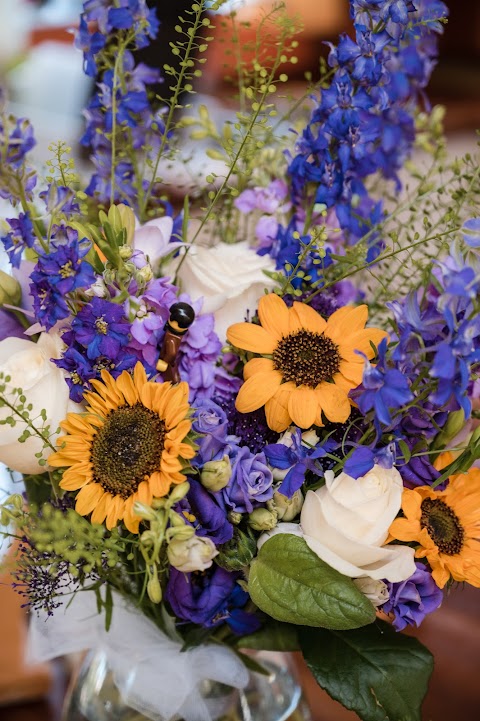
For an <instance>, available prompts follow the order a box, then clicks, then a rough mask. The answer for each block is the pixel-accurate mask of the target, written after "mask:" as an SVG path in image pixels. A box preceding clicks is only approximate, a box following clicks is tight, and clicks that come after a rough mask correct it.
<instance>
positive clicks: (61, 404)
mask: <svg viewBox="0 0 480 721" xmlns="http://www.w3.org/2000/svg"><path fill="white" fill-rule="evenodd" d="M61 348H62V341H61V338H60V336H59V335H57V334H48V333H42V335H41V336H40V338H39V340H38V343H33V341H30V340H24V339H23V338H5V340H3V341H1V342H0V372H2V373H3V374H4V376H10V378H11V380H10V382H9V383H8V385H7V388H6V390H5V395H6V396H7V398H8V397H10V399H11V400H12V401H14V399H15V396H13V395H12V390H13V389H14V388H21V389H22V391H23V393H24V395H25V397H26V399H27V400H26V404H27V405H28V404H32V406H33V408H32V410H31V411H30V418H31V420H32V421H33V422H34V423H35V422H36V424H37V425H40V426H41V425H42V423H43V421H41V419H39V418H38V417H39V415H40V412H41V411H42V410H45V411H46V414H47V421H46V424H45V425H48V426H49V427H50V433H51V434H52V435H51V437H50V442H51V443H52V444H55V439H56V437H57V436H56V435H54V432H55V431H56V430H57V428H58V426H59V424H60V421H62V420H64V419H65V417H66V415H67V413H68V412H75V411H79V410H82V409H81V408H80V406H78V405H77V404H75V403H72V401H70V399H69V391H68V386H67V384H66V382H65V373H64V372H63V371H62V370H61V369H60V368H57V366H56V365H54V363H52V362H51V360H50V359H51V358H59V357H60V354H61ZM10 415H12V412H11V410H10V409H9V408H7V407H4V408H1V409H0V419H4V418H7V417H8V416H10ZM26 428H27V424H26V423H25V422H24V421H22V420H21V419H17V422H16V424H15V426H13V427H12V426H10V425H2V430H1V435H0V461H1V462H2V463H5V465H7V466H9V467H10V468H12V469H13V470H14V471H19V472H20V473H43V472H44V471H45V470H46V467H45V466H41V465H40V464H39V459H38V458H36V457H35V454H36V453H39V452H40V451H42V449H43V445H44V444H43V440H42V439H41V438H40V437H39V436H37V435H32V436H30V438H28V439H27V440H26V441H25V443H19V442H18V438H19V436H21V434H22V433H23V431H24V430H25V429H26ZM51 452H52V450H51V448H49V447H48V448H46V449H44V450H43V456H42V457H43V458H47V457H48V456H49V455H50V453H51ZM47 468H48V467H47Z"/></svg>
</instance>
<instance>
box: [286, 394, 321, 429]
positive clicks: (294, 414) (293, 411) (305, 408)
mask: <svg viewBox="0 0 480 721" xmlns="http://www.w3.org/2000/svg"><path fill="white" fill-rule="evenodd" d="M288 412H289V414H290V416H291V418H292V421H293V422H294V423H295V425H297V426H299V428H311V426H313V424H314V423H315V418H316V417H317V412H318V399H317V396H316V393H315V391H314V390H313V388H309V387H308V386H304V385H302V386H299V387H298V388H296V389H295V390H294V391H293V392H292V393H290V395H289V398H288Z"/></svg>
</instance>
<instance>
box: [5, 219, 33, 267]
mask: <svg viewBox="0 0 480 721" xmlns="http://www.w3.org/2000/svg"><path fill="white" fill-rule="evenodd" d="M6 222H7V223H8V225H9V226H10V228H11V230H10V232H8V233H7V234H6V235H4V236H3V237H2V238H0V240H1V241H2V243H3V247H4V248H5V251H6V253H7V255H8V259H9V261H10V263H11V264H12V266H13V267H14V268H19V267H20V261H21V260H22V254H23V251H24V250H25V249H26V248H33V247H34V245H35V234H34V232H33V224H32V221H31V219H30V215H29V214H28V213H19V215H18V218H7V221H6Z"/></svg>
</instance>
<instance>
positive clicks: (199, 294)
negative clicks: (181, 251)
mask: <svg viewBox="0 0 480 721" xmlns="http://www.w3.org/2000/svg"><path fill="white" fill-rule="evenodd" d="M177 266H178V260H177V261H176V262H175V265H174V266H172V270H171V271H167V272H171V273H173V272H174V271H175V269H176V267H177ZM264 270H268V271H273V270H275V263H274V261H273V260H272V259H271V258H270V256H268V255H265V256H263V257H262V256H260V255H257V254H256V252H255V251H254V250H252V248H250V247H249V245H248V243H247V242H246V241H245V242H241V243H233V244H227V243H219V244H218V245H216V246H214V247H212V248H208V247H204V246H197V245H193V246H192V247H191V248H190V250H189V252H188V253H187V256H186V258H185V260H184V261H183V263H182V266H181V268H180V271H179V273H178V279H179V280H180V282H181V284H182V290H183V291H184V292H185V293H188V295H189V296H190V298H191V299H192V300H193V301H195V300H198V299H199V298H203V299H204V303H203V307H202V313H213V314H214V315H215V332H216V333H217V335H218V336H219V338H220V340H221V341H224V340H225V338H226V337H227V328H228V327H229V326H230V325H232V324H233V323H241V322H242V321H243V320H244V319H245V314H246V311H247V310H250V311H251V312H252V311H255V309H256V308H257V305H258V301H259V299H260V298H261V296H262V295H263V292H264V290H265V288H267V289H268V290H271V289H272V288H273V287H274V283H273V281H272V280H271V278H269V277H268V276H266V275H265V273H264V272H263V271H264Z"/></svg>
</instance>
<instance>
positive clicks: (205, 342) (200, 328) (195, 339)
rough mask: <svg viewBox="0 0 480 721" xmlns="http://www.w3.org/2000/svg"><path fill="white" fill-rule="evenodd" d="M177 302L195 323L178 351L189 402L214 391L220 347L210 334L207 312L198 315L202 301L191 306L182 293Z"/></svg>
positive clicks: (211, 327)
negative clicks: (185, 306) (192, 312)
mask: <svg viewBox="0 0 480 721" xmlns="http://www.w3.org/2000/svg"><path fill="white" fill-rule="evenodd" d="M180 300H185V302H187V303H190V305H191V306H192V307H193V309H194V310H195V320H194V322H193V323H192V325H191V326H190V328H189V330H188V333H186V334H185V336H184V338H183V341H182V345H181V346H180V352H179V364H178V367H179V370H180V376H181V378H182V380H185V381H187V383H188V385H189V387H190V403H193V404H195V402H196V401H197V400H199V399H201V398H211V397H212V396H213V394H214V392H215V370H216V369H215V361H216V360H217V358H218V356H219V355H220V351H221V349H222V344H221V343H220V339H219V337H218V336H217V334H216V333H215V331H214V326H215V320H214V317H213V315H212V314H211V313H208V314H205V315H200V314H199V313H200V309H201V306H202V301H201V300H200V301H196V302H194V303H192V301H191V300H190V298H189V297H188V296H186V295H185V294H182V295H181V296H180Z"/></svg>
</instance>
